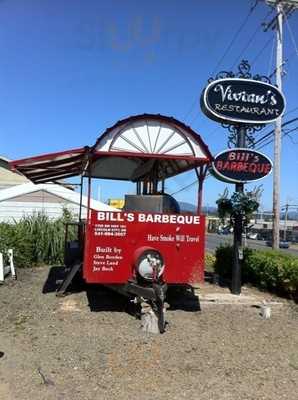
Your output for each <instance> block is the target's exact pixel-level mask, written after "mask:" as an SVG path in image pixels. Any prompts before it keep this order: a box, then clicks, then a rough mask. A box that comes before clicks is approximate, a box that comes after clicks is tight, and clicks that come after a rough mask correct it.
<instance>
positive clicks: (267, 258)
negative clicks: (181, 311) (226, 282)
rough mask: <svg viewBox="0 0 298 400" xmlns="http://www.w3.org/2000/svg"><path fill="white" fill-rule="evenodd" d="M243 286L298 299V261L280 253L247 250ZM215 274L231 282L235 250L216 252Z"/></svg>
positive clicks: (293, 257) (228, 247)
mask: <svg viewBox="0 0 298 400" xmlns="http://www.w3.org/2000/svg"><path fill="white" fill-rule="evenodd" d="M243 255H244V258H243V262H242V282H243V283H244V282H250V283H252V284H254V285H257V286H260V287H263V288H266V289H268V290H271V291H275V292H277V293H279V294H283V295H287V296H290V297H293V298H295V299H298V257H295V256H292V255H288V254H284V253H282V252H280V251H268V250H267V251H263V250H252V249H249V248H245V249H244V254H243ZM215 256H216V261H215V264H214V271H215V272H216V273H217V274H219V275H220V276H221V277H223V278H225V279H231V276H232V265H233V247H232V246H220V247H219V248H217V249H216V253H215Z"/></svg>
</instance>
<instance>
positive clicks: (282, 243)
mask: <svg viewBox="0 0 298 400" xmlns="http://www.w3.org/2000/svg"><path fill="white" fill-rule="evenodd" d="M266 245H267V246H269V247H272V240H267V242H266ZM289 247H290V243H289V242H286V241H285V240H280V241H279V248H280V249H288V248H289Z"/></svg>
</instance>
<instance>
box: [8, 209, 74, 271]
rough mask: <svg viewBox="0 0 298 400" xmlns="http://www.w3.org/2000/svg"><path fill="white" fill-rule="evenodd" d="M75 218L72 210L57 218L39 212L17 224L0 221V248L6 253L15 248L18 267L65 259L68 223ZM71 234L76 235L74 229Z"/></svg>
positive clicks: (15, 260) (54, 262) (51, 262)
mask: <svg viewBox="0 0 298 400" xmlns="http://www.w3.org/2000/svg"><path fill="white" fill-rule="evenodd" d="M71 218H72V217H71V215H70V214H69V212H67V211H64V213H63V216H62V217H61V218H59V219H57V220H51V219H49V218H48V216H46V215H45V214H42V213H38V214H34V215H32V216H27V217H24V218H22V219H21V220H20V221H19V222H15V223H13V224H8V223H0V252H2V253H4V254H5V253H6V252H7V250H8V249H9V248H12V249H13V250H14V263H15V265H16V266H17V267H30V266H34V265H42V264H49V265H51V264H57V263H62V262H63V256H64V235H65V223H66V222H70V221H71ZM70 236H71V237H72V238H73V237H74V236H75V231H74V230H71V232H70Z"/></svg>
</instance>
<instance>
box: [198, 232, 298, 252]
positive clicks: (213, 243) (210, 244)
mask: <svg viewBox="0 0 298 400" xmlns="http://www.w3.org/2000/svg"><path fill="white" fill-rule="evenodd" d="M221 243H222V244H224V243H229V244H232V243H233V235H218V234H216V233H208V234H207V235H206V250H207V251H210V252H211V253H213V252H214V251H215V249H216V247H218V246H219V245H220V244H221ZM247 246H248V247H251V248H253V249H258V250H270V247H268V246H266V242H264V241H262V240H251V239H247ZM280 250H281V251H283V252H285V253H291V254H294V255H296V256H298V249H297V247H296V246H295V248H291V247H290V248H289V249H280Z"/></svg>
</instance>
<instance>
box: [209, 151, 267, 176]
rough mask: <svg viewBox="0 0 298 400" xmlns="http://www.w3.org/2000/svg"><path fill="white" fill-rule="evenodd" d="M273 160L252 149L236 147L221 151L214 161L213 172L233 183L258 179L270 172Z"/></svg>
mask: <svg viewBox="0 0 298 400" xmlns="http://www.w3.org/2000/svg"><path fill="white" fill-rule="evenodd" d="M271 170H272V162H271V160H270V159H269V158H268V157H267V156H265V155H264V154H262V153H259V152H258V151H254V150H250V149H242V148H235V149H230V150H225V151H222V152H221V153H219V154H218V155H217V156H216V157H215V159H214V161H213V163H212V173H213V174H214V175H215V176H216V177H217V178H218V179H220V180H223V181H225V182H231V183H244V182H251V181H256V180H259V179H262V178H264V177H265V176H267V175H268V174H270V172H271Z"/></svg>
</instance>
